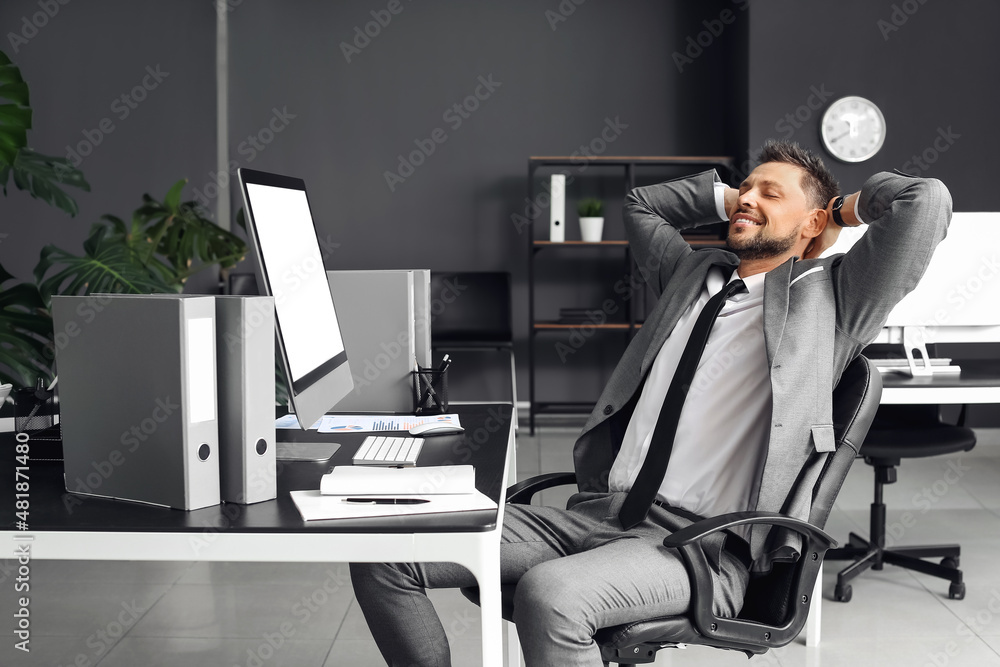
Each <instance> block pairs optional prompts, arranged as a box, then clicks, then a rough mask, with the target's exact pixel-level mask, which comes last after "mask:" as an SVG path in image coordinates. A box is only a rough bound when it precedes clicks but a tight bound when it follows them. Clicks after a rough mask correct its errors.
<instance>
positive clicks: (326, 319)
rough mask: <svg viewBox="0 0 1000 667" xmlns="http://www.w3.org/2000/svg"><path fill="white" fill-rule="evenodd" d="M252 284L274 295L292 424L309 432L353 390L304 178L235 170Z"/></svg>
mask: <svg viewBox="0 0 1000 667" xmlns="http://www.w3.org/2000/svg"><path fill="white" fill-rule="evenodd" d="M238 174H239V180H240V189H241V190H242V192H243V204H244V207H245V211H246V220H247V229H248V231H249V236H250V240H251V243H252V244H253V248H254V251H255V252H256V253H257V260H258V261H257V264H258V268H257V278H258V280H257V284H258V286H259V288H260V290H261V293H262V294H264V295H267V296H273V297H274V311H275V319H276V321H277V322H276V334H277V340H278V350H279V355H278V356H279V357H280V358H281V362H282V364H283V366H284V369H285V377H286V378H287V380H288V395H289V399H290V402H291V404H292V409H293V410H294V411H295V415H296V418H297V419H298V422H299V426H300V427H301V428H302V429H308V428H309V427H310V426H312V425H313V424H314V423H315V422H316V420H318V419H320V418H321V417H322V416H323V415H324V414H325V413H326V412H327V411H329V410H330V409H332V408H333V407H334V406H335V405H336V404H337V403H338V402H339V401H340V400H341V399H343V398H344V397H345V396H347V394H349V393H350V392H351V391H352V390H353V389H354V381H353V379H352V377H351V371H350V367H349V366H348V363H347V352H346V350H345V348H344V339H343V337H342V336H341V332H340V324H339V322H338V320H337V311H336V309H335V308H334V304H333V296H332V295H331V294H330V284H329V282H328V281H327V277H326V268H325V267H324V266H323V256H322V254H321V253H320V246H319V240H318V237H317V235H316V227H315V225H314V224H313V217H312V212H311V210H310V207H309V198H308V197H307V196H306V186H305V182H304V181H302V180H301V179H298V178H292V177H289V176H280V175H278V174H268V173H265V172H261V171H253V170H250V169H240V170H239V172H238Z"/></svg>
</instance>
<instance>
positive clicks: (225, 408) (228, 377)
mask: <svg viewBox="0 0 1000 667" xmlns="http://www.w3.org/2000/svg"><path fill="white" fill-rule="evenodd" d="M215 316H216V355H217V356H218V378H219V455H220V460H219V465H220V469H221V470H220V472H221V474H222V480H221V495H222V500H224V501H226V502H230V503H242V504H246V505H248V504H251V503H259V502H261V501H264V500H271V499H272V498H276V497H277V471H276V468H275V466H276V462H275V434H274V299H273V298H272V297H269V296H217V297H215Z"/></svg>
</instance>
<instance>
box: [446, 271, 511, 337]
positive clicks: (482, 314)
mask: <svg viewBox="0 0 1000 667" xmlns="http://www.w3.org/2000/svg"><path fill="white" fill-rule="evenodd" d="M510 299H511V297H510V274H509V273H506V272H488V271H483V272H468V273H438V272H431V318H432V319H431V340H433V341H434V344H435V345H439V344H442V343H460V342H461V343H474V342H488V343H496V342H508V343H509V342H511V341H512V340H513V326H512V325H511V301H510Z"/></svg>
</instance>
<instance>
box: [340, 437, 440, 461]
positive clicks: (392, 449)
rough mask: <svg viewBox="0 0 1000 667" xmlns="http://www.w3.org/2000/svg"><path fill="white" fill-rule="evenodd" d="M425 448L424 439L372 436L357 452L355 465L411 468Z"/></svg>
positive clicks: (366, 439)
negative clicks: (421, 450)
mask: <svg viewBox="0 0 1000 667" xmlns="http://www.w3.org/2000/svg"><path fill="white" fill-rule="evenodd" d="M423 446H424V439H423V438H412V437H395V436H376V435H370V436H368V437H367V438H365V441H364V442H362V443H361V447H360V448H359V449H358V451H357V452H355V454H354V465H356V466H389V467H403V468H410V467H413V466H415V465H417V456H419V454H420V449H421V448H422V447H423Z"/></svg>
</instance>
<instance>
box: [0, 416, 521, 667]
mask: <svg viewBox="0 0 1000 667" xmlns="http://www.w3.org/2000/svg"><path fill="white" fill-rule="evenodd" d="M454 412H456V413H458V414H459V415H460V418H461V421H462V425H463V426H464V427H465V432H464V433H462V434H459V435H451V436H439V437H435V438H429V439H428V440H427V441H426V443H425V445H424V448H423V450H422V451H421V454H420V459H419V463H420V465H450V464H472V465H474V466H475V469H476V488H477V489H478V490H479V491H481V492H482V493H484V494H485V495H487V496H489V497H490V498H491V499H493V500H495V501H497V503H498V506H499V509H497V510H489V511H475V512H456V513H450V514H425V515H414V516H407V517H377V518H369V519H349V520H336V521H313V522H309V523H306V522H305V521H303V520H302V518H301V516H300V515H299V512H298V510H297V509H296V508H295V504H294V503H293V502H292V499H291V497H290V496H289V491H295V490H300V489H318V488H319V482H320V478H321V477H322V475H323V474H324V473H326V472H327V471H328V470H329V468H330V467H331V466H334V465H350V464H351V458H352V456H353V454H354V452H355V450H356V449H357V447H358V446H359V445H360V444H361V441H362V440H363V439H364V438H365V435H366V434H358V433H344V434H336V436H335V437H336V440H337V441H338V442H340V443H341V444H342V446H341V448H340V449H339V450H338V451H337V453H336V454H335V455H334V457H333V458H332V459H330V460H329V461H327V462H324V463H311V462H294V463H284V462H279V463H278V497H277V499H275V500H270V501H267V502H262V503H257V504H254V505H234V504H224V505H218V506H214V507H208V508H205V509H200V510H194V511H191V512H185V511H181V510H174V509H167V508H161V507H153V506H146V505H141V504H138V503H131V502H119V501H114V500H106V499H102V498H87V497H82V496H76V495H72V494H67V493H66V491H65V487H64V485H63V468H62V463H61V462H48V461H47V462H33V463H31V465H30V466H29V467H30V470H29V477H30V479H29V484H30V508H29V510H28V521H27V523H28V527H29V530H28V531H18V530H15V528H16V524H15V522H16V521H17V517H16V516H15V514H14V512H15V507H14V493H15V489H14V477H15V475H14V472H15V470H14V469H15V467H16V466H17V465H19V464H18V463H17V462H16V461H15V459H14V457H15V452H14V447H13V440H14V439H13V437H12V436H11V435H6V436H5V437H4V438H3V440H2V441H0V445H2V451H3V452H4V455H3V457H2V460H0V477H2V481H0V494H2V496H3V497H4V498H5V499H6V500H5V501H4V503H3V511H4V514H3V516H2V518H0V526H2V527H3V530H2V531H0V539H3V540H5V541H6V544H7V546H6V547H4V549H5V550H7V551H8V553H13V552H14V550H15V549H16V548H17V547H18V546H19V545H24V544H28V545H30V549H31V558H32V559H62V560H167V561H171V560H172V561H267V562H331V561H332V562H351V561H354V562H384V561H392V562H398V561H405V562H435V561H441V562H445V561H447V562H457V563H460V564H462V565H464V566H466V567H468V568H469V569H470V570H471V571H472V572H473V573H474V574H475V576H476V579H477V580H478V581H479V584H480V591H481V594H482V601H483V604H482V607H481V617H482V623H483V639H482V648H483V665H484V666H487V667H489V666H498V665H500V664H501V659H502V653H503V651H502V648H501V647H502V641H501V633H502V621H501V618H500V558H499V546H500V526H501V524H502V520H503V498H504V491H505V489H506V487H507V483H508V479H507V478H508V474H509V471H511V470H515V469H516V468H515V464H514V429H513V426H512V406H511V405H510V404H505V403H498V404H479V405H462V406H455V408H454ZM331 437H334V436H331ZM112 474H115V473H112Z"/></svg>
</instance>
